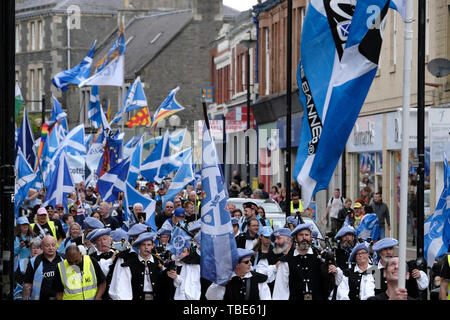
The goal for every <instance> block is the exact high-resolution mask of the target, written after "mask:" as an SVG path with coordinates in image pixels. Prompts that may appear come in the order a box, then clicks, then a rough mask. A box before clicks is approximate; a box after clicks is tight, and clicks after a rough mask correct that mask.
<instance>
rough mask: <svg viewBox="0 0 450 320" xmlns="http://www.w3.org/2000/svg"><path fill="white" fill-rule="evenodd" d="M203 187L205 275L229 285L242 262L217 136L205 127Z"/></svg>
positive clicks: (201, 262)
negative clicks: (220, 163) (239, 263)
mask: <svg viewBox="0 0 450 320" xmlns="http://www.w3.org/2000/svg"><path fill="white" fill-rule="evenodd" d="M202 159H203V161H202V188H203V190H204V191H205V198H204V199H202V202H201V225H202V226H201V248H202V254H201V257H200V270H201V276H202V277H203V278H205V279H207V280H209V281H212V282H214V283H216V284H219V285H225V284H226V283H227V282H228V281H229V280H230V277H231V274H232V273H233V270H234V268H235V266H236V265H237V263H238V260H239V259H238V254H237V247H236V240H235V239H234V234H233V227H232V225H231V216H230V213H229V212H228V211H227V210H226V209H225V207H226V205H227V198H226V193H225V190H224V184H223V182H222V181H223V177H222V176H221V173H220V170H219V161H218V157H217V151H216V147H215V143H214V140H213V139H212V138H211V136H210V133H209V131H208V130H207V129H206V126H205V128H204V129H203V144H202Z"/></svg>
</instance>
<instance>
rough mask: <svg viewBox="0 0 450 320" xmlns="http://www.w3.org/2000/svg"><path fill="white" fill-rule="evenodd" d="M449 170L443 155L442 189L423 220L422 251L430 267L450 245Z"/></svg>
mask: <svg viewBox="0 0 450 320" xmlns="http://www.w3.org/2000/svg"><path fill="white" fill-rule="evenodd" d="M449 186H450V170H449V167H448V161H447V157H446V156H445V155H444V189H443V190H442V193H441V196H440V197H439V201H438V203H437V205H436V211H435V212H434V213H433V214H432V215H431V216H430V217H429V218H428V219H427V220H426V221H425V225H424V251H425V259H426V260H427V263H428V266H429V267H430V268H431V267H432V266H433V264H434V260H435V259H436V258H437V257H440V256H442V255H443V254H445V253H446V252H447V250H448V247H449V245H450V189H449Z"/></svg>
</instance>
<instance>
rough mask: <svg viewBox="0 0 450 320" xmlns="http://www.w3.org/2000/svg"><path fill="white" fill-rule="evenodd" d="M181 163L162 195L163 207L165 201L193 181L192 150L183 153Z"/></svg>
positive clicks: (171, 198)
mask: <svg viewBox="0 0 450 320" xmlns="http://www.w3.org/2000/svg"><path fill="white" fill-rule="evenodd" d="M182 161H183V164H182V165H181V167H180V169H178V171H177V173H176V174H175V177H174V178H173V180H172V183H171V184H170V186H169V189H168V190H167V192H166V194H165V195H164V196H163V200H162V203H163V208H164V204H165V203H166V202H167V201H173V199H174V198H175V196H176V195H177V194H178V193H179V192H180V191H182V190H183V189H184V188H185V187H186V186H187V185H188V184H189V183H191V182H193V181H194V172H193V171H192V150H191V149H190V148H189V151H188V152H186V153H185V155H184V158H183V160H182Z"/></svg>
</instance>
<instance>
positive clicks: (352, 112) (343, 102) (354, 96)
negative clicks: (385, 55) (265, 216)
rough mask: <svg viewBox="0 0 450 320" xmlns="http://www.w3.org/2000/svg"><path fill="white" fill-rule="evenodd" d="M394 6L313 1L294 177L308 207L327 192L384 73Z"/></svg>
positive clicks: (380, 1) (301, 76)
mask: <svg viewBox="0 0 450 320" xmlns="http://www.w3.org/2000/svg"><path fill="white" fill-rule="evenodd" d="M389 4H390V1H389V0H368V1H358V2H356V4H355V1H343V0H342V1H332V0H312V1H311V3H310V5H309V7H308V11H307V14H306V18H305V21H304V24H303V30H302V39H301V59H300V62H299V65H298V70H297V82H298V86H299V88H301V90H300V102H301V103H302V105H303V106H304V116H303V120H302V121H303V124H302V130H301V134H300V143H299V147H298V152H297V158H296V162H295V167H294V170H293V174H294V177H295V178H296V180H297V181H298V183H299V184H300V185H301V186H302V195H303V201H304V205H306V206H308V204H309V202H310V201H311V199H312V197H313V196H314V195H315V193H316V192H317V191H319V190H323V189H327V188H328V184H329V181H330V178H331V176H332V174H333V172H334V170H335V168H336V165H337V163H338V161H339V158H340V157H341V154H342V152H343V151H344V148H345V145H346V143H347V140H348V137H349V135H350V133H351V130H352V128H353V126H354V124H355V121H356V119H357V118H358V115H359V112H360V110H361V107H362V105H363V103H364V100H365V99H366V96H367V93H368V91H369V88H370V86H371V84H372V81H373V79H374V77H375V74H376V72H377V68H378V59H379V55H380V50H381V43H382V34H383V31H384V30H383V29H384V26H385V19H386V17H387V12H388V10H389Z"/></svg>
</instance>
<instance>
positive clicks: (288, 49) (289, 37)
mask: <svg viewBox="0 0 450 320" xmlns="http://www.w3.org/2000/svg"><path fill="white" fill-rule="evenodd" d="M286 44H287V45H286V105H287V113H286V154H285V156H286V158H285V161H284V162H285V180H286V206H285V209H286V212H285V213H286V217H287V216H290V215H291V205H290V203H291V175H292V174H291V171H292V170H291V140H292V139H291V135H292V129H291V126H292V124H291V123H292V0H288V2H287V40H286Z"/></svg>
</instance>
